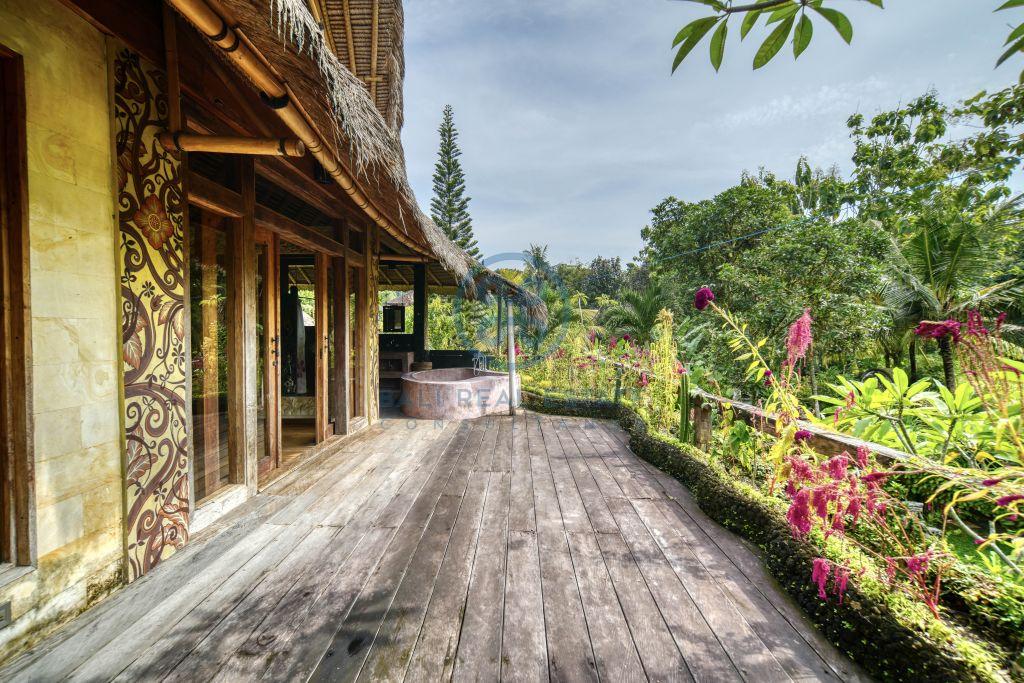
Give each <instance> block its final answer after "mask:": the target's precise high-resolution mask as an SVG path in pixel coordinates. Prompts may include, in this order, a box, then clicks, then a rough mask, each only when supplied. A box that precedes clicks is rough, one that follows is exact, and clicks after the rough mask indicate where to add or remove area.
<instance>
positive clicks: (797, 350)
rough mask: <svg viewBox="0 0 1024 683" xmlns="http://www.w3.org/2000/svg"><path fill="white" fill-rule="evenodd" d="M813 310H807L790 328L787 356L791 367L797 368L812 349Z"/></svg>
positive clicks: (787, 339)
mask: <svg viewBox="0 0 1024 683" xmlns="http://www.w3.org/2000/svg"><path fill="white" fill-rule="evenodd" d="M812 322H814V321H813V320H812V319H811V309H809V308H805V309H804V314H803V315H802V316H800V317H799V318H797V319H796V321H794V322H793V324H792V325H790V326H789V336H788V337H787V338H786V356H787V362H788V363H789V367H795V366H796V362H797V361H798V360H800V359H802V358H804V357H805V356H806V355H807V349H809V348H811V342H812V341H813V338H812V337H811V323H812Z"/></svg>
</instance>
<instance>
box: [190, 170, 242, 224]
mask: <svg viewBox="0 0 1024 683" xmlns="http://www.w3.org/2000/svg"><path fill="white" fill-rule="evenodd" d="M188 201H189V203H191V204H194V205H196V206H198V207H200V208H202V209H206V210H208V211H212V212H213V213H216V214H220V215H221V216H227V217H229V218H241V217H242V214H243V213H244V208H243V206H242V195H240V194H239V193H237V192H235V191H234V190H229V189H228V188H226V187H224V186H223V185H221V184H219V183H215V182H214V181H212V180H210V179H209V178H207V177H205V176H201V175H199V174H198V173H190V174H189V176H188Z"/></svg>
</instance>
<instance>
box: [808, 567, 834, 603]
mask: <svg viewBox="0 0 1024 683" xmlns="http://www.w3.org/2000/svg"><path fill="white" fill-rule="evenodd" d="M831 571H832V565H830V564H829V562H828V560H826V559H825V558H824V557H816V558H814V568H813V569H812V570H811V581H813V582H814V583H816V584H818V597H819V598H821V599H822V600H824V599H826V598H827V597H828V594H827V593H826V592H825V584H826V583H827V582H828V575H829V572H831Z"/></svg>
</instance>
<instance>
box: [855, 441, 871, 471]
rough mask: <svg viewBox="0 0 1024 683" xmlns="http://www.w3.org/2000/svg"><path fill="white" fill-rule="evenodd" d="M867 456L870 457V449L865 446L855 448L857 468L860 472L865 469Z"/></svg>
mask: <svg viewBox="0 0 1024 683" xmlns="http://www.w3.org/2000/svg"><path fill="white" fill-rule="evenodd" d="M869 455H871V449H870V448H868V447H867V446H857V466H858V467H860V468H861V469H862V470H863V469H867V466H868V456H869Z"/></svg>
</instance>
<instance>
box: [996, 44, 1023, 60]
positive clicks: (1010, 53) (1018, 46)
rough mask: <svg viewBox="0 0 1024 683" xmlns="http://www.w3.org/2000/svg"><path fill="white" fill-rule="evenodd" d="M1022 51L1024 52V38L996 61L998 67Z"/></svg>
mask: <svg viewBox="0 0 1024 683" xmlns="http://www.w3.org/2000/svg"><path fill="white" fill-rule="evenodd" d="M1022 51H1024V38H1020V39H1018V40H1017V41H1016V42H1015V43H1014V44H1013V45H1011V46H1010V47H1009V48H1007V50H1006V52H1004V53H1003V54H1001V55H999V59H997V60H996V66H999V65H1000V64H1002V63H1003V62H1005V61H1006V60H1007V59H1009V58H1010V57H1012V56H1014V55H1015V54H1017V53H1018V52H1022Z"/></svg>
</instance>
